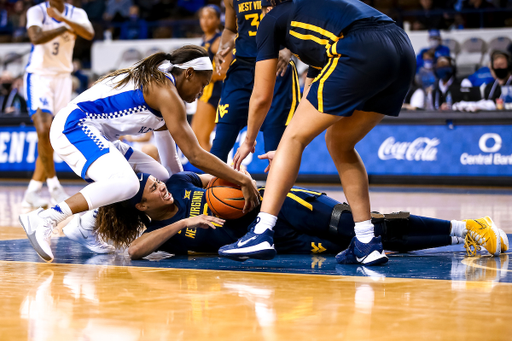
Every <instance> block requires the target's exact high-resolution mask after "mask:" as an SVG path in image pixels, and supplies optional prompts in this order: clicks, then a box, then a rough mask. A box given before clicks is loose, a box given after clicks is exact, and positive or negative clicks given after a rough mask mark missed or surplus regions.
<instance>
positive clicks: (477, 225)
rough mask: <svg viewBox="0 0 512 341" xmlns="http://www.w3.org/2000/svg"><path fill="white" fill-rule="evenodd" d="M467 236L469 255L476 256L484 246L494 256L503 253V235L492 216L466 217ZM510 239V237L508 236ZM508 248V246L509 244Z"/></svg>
mask: <svg viewBox="0 0 512 341" xmlns="http://www.w3.org/2000/svg"><path fill="white" fill-rule="evenodd" d="M463 221H464V222H466V229H467V233H466V237H465V241H464V248H465V249H466V253H467V255H468V256H476V253H477V251H479V250H480V249H481V247H482V246H483V247H484V248H485V249H486V250H487V251H489V253H490V254H491V255H493V256H499V254H500V253H501V240H502V238H501V235H500V231H499V229H498V227H497V226H496V224H494V222H493V221H492V219H491V218H490V217H484V218H479V219H466V220H463ZM507 239H508V238H507ZM507 249H508V246H507Z"/></svg>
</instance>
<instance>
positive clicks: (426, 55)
mask: <svg viewBox="0 0 512 341" xmlns="http://www.w3.org/2000/svg"><path fill="white" fill-rule="evenodd" d="M421 58H422V60H423V65H422V66H420V67H419V68H418V72H417V73H416V76H417V77H418V82H417V84H418V85H420V86H421V87H422V88H423V90H426V89H427V88H429V87H431V86H433V85H434V83H435V82H436V76H435V75H434V51H433V50H424V51H423V53H422V55H421Z"/></svg>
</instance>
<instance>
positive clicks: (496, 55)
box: [484, 51, 512, 101]
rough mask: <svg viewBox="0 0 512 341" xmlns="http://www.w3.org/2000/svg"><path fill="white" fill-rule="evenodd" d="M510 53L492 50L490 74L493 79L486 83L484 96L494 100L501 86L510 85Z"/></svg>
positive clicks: (511, 75)
mask: <svg viewBox="0 0 512 341" xmlns="http://www.w3.org/2000/svg"><path fill="white" fill-rule="evenodd" d="M510 69H511V61H510V54H509V53H508V52H505V51H494V52H492V54H491V74H492V76H493V78H494V81H493V82H491V83H489V84H487V86H486V87H485V90H484V98H485V99H490V100H493V101H496V99H497V98H500V96H501V87H502V86H510V85H512V84H511V83H512V74H511V70H510Z"/></svg>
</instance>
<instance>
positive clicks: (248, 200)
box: [241, 175, 260, 213]
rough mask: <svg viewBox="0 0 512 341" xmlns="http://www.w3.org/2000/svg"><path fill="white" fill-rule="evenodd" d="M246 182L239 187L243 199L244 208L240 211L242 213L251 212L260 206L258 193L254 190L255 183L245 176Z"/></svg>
mask: <svg viewBox="0 0 512 341" xmlns="http://www.w3.org/2000/svg"><path fill="white" fill-rule="evenodd" d="M245 177H246V179H247V181H246V182H244V184H243V185H242V186H241V189H242V193H243V195H244V198H245V206H244V209H243V210H242V212H243V213H247V212H250V211H252V210H253V209H254V208H256V207H257V206H258V205H259V204H260V193H259V192H258V188H256V182H255V181H253V180H252V178H251V177H250V176H247V175H246V176H245Z"/></svg>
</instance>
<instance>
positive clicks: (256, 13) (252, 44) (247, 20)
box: [233, 0, 261, 58]
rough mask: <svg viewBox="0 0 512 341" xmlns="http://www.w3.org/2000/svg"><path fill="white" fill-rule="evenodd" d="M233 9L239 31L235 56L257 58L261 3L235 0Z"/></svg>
mask: <svg viewBox="0 0 512 341" xmlns="http://www.w3.org/2000/svg"><path fill="white" fill-rule="evenodd" d="M233 7H234V9H235V12H236V24H237V30H238V34H237V37H236V40H235V49H236V52H235V55H236V56H237V57H246V58H256V55H257V53H258V51H257V48H256V33H257V32H258V26H259V24H260V19H261V1H248V0H233Z"/></svg>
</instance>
